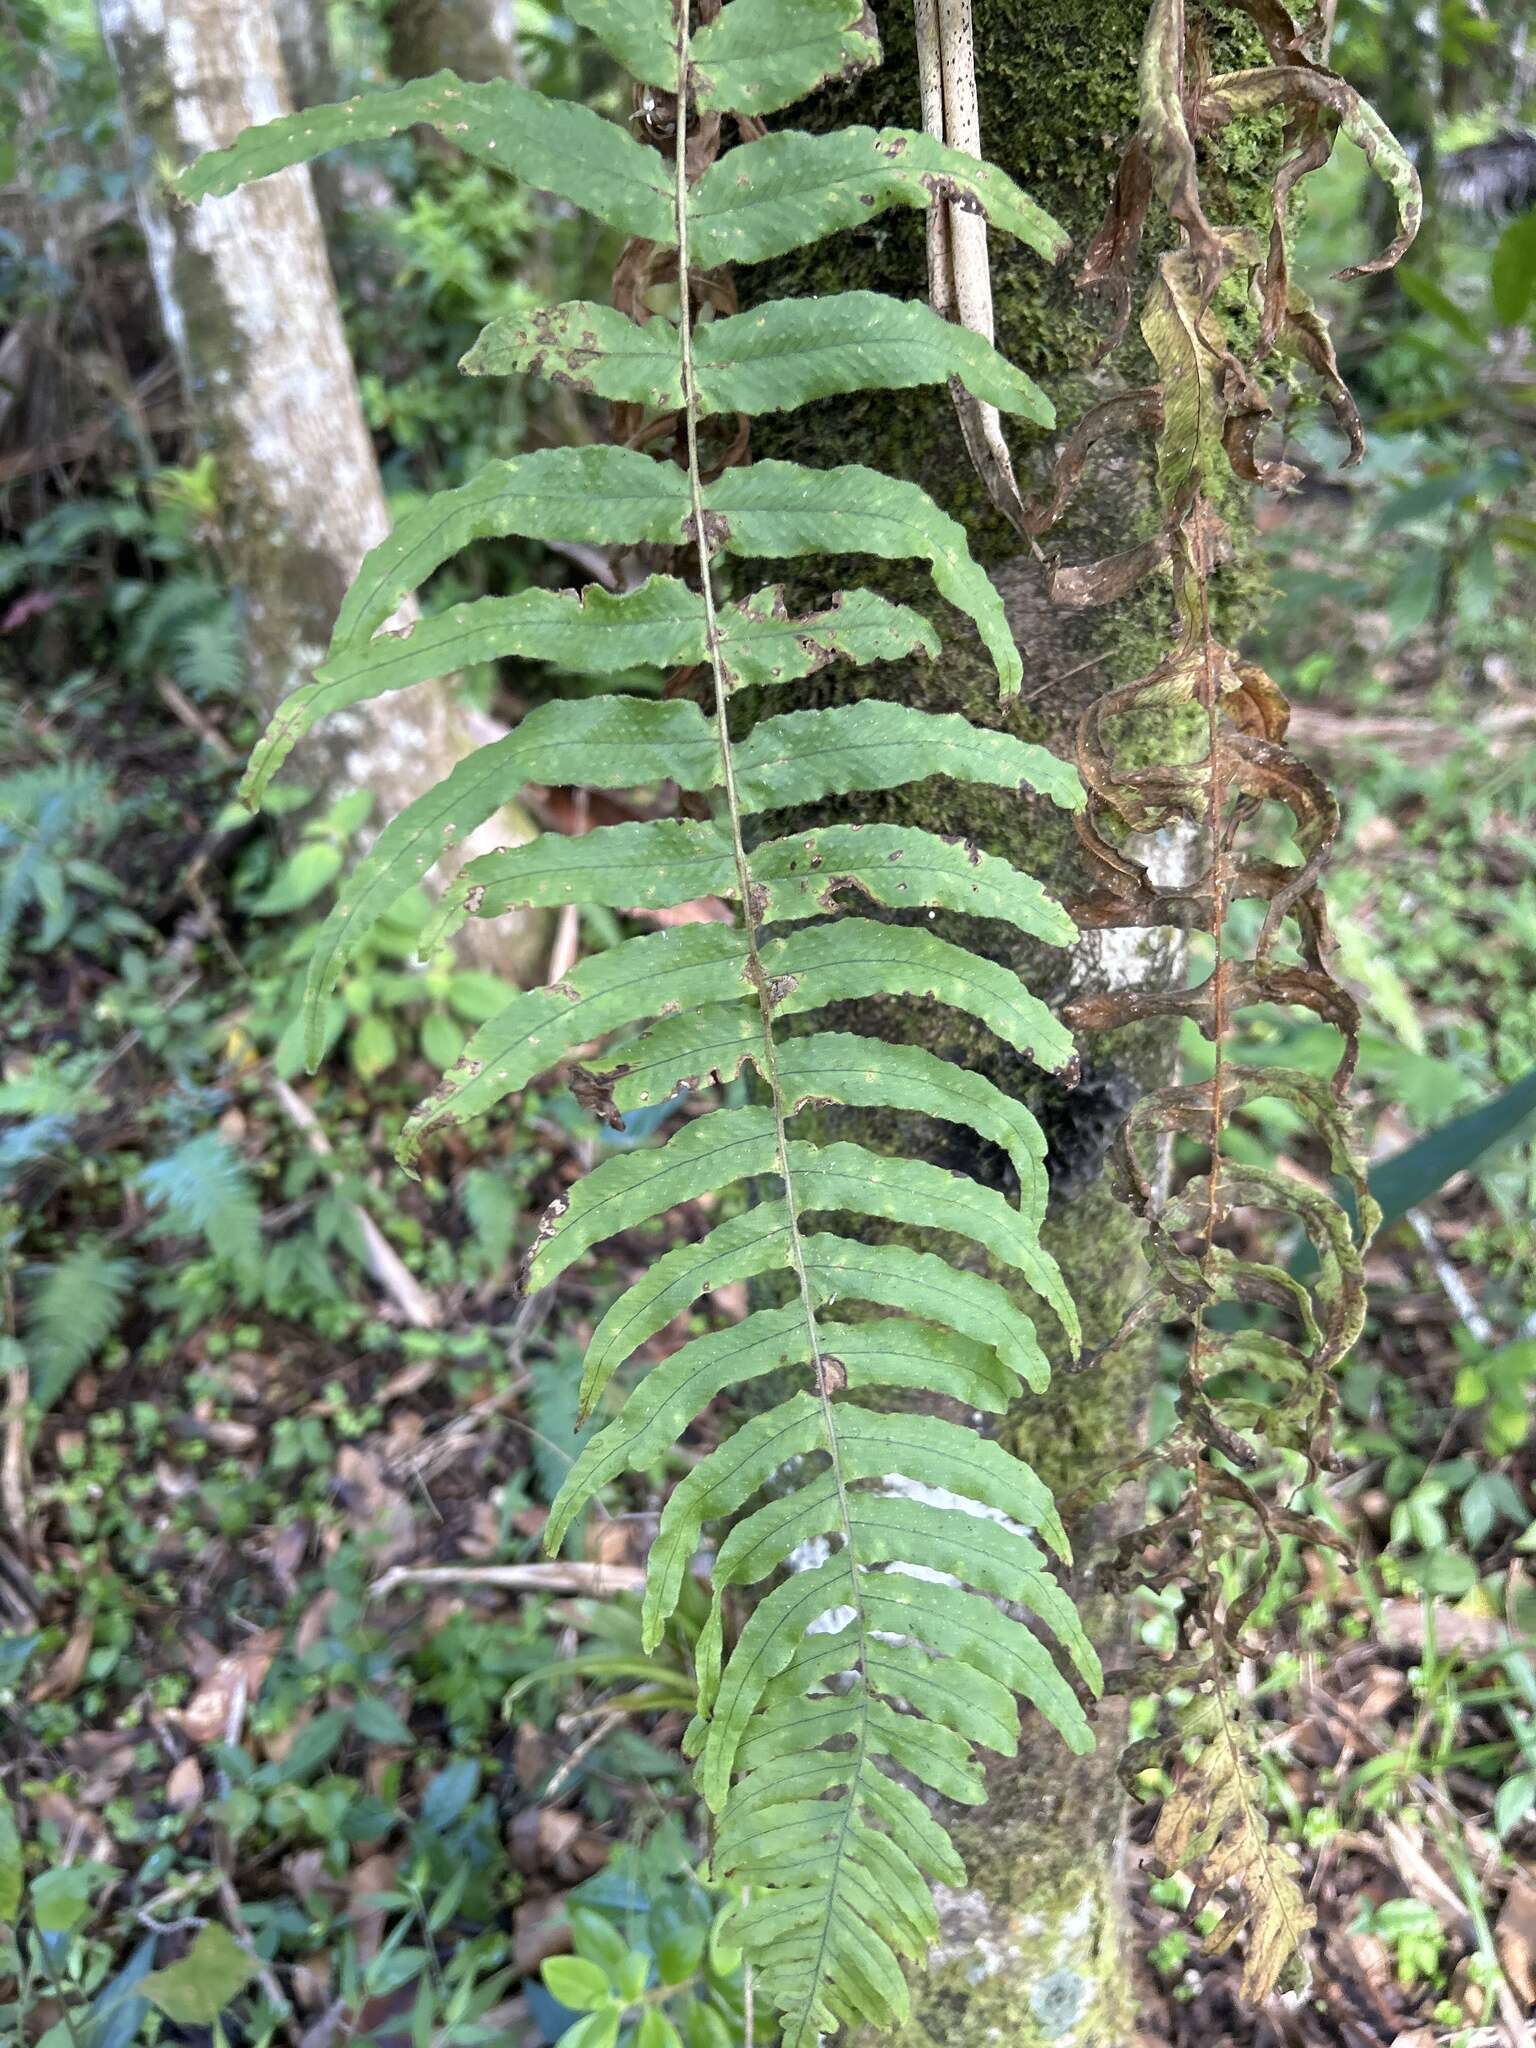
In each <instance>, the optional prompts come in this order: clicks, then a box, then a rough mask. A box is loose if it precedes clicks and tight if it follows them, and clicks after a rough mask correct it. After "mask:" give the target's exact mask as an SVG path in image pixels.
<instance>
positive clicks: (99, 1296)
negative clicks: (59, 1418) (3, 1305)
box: [25, 1244, 138, 1409]
mask: <svg viewBox="0 0 1536 2048" xmlns="http://www.w3.org/2000/svg"><path fill="white" fill-rule="evenodd" d="M137 1270H138V1267H137V1265H136V1263H135V1261H134V1260H132V1259H122V1258H118V1259H114V1258H109V1257H108V1256H107V1254H106V1253H105V1252H104V1251H103V1250H102V1249H101V1247H100V1245H96V1244H78V1245H75V1246H74V1247H73V1248H72V1249H71V1250H70V1251H67V1252H66V1253H65V1254H64V1256H63V1258H61V1259H60V1260H59V1261H58V1262H57V1264H55V1265H52V1266H49V1267H47V1268H46V1270H45V1271H44V1272H43V1273H42V1275H41V1276H40V1278H39V1279H38V1280H37V1282H36V1285H35V1286H34V1288H33V1290H32V1292H31V1295H30V1299H29V1301H28V1306H27V1319H26V1331H25V1335H26V1349H27V1352H28V1353H29V1355H30V1357H31V1361H32V1396H33V1399H34V1400H35V1401H36V1402H37V1404H38V1406H39V1407H40V1408H42V1409H48V1408H51V1407H52V1406H53V1405H54V1403H55V1402H57V1401H59V1400H61V1399H62V1398H63V1396H64V1395H65V1394H66V1393H68V1391H69V1388H70V1385H71V1382H72V1381H73V1380H74V1378H75V1375H76V1374H77V1373H78V1372H79V1371H80V1370H81V1369H82V1367H84V1366H87V1365H89V1364H90V1362H91V1360H92V1359H93V1358H94V1357H95V1356H96V1354H97V1352H98V1351H100V1349H101V1347H102V1345H103V1344H105V1343H106V1341H107V1339H108V1338H109V1337H110V1336H111V1335H112V1332H113V1331H114V1330H115V1329H116V1328H117V1326H118V1324H119V1323H120V1322H121V1320H122V1317H123V1310H124V1309H125V1307H126V1306H127V1301H128V1292H129V1289H130V1288H131V1286H132V1285H133V1278H134V1274H135V1273H136V1272H137Z"/></svg>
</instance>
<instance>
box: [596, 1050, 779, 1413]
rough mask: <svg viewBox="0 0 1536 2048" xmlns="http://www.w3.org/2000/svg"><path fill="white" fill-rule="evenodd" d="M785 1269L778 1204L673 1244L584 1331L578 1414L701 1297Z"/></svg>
mask: <svg viewBox="0 0 1536 2048" xmlns="http://www.w3.org/2000/svg"><path fill="white" fill-rule="evenodd" d="M744 1014H750V1013H744ZM753 1021H754V1023H755V1021H756V1020H755V1019H754V1020H753ZM788 1264H789V1211H788V1210H787V1209H786V1207H785V1206H784V1204H783V1203H782V1202H759V1203H757V1204H756V1205H755V1206H754V1207H752V1208H751V1209H747V1210H745V1211H743V1213H742V1214H741V1215H740V1216H732V1217H728V1218H727V1220H726V1221H725V1222H724V1223H720V1224H717V1225H716V1226H715V1228H714V1229H713V1230H711V1231H710V1232H709V1233H708V1234H707V1235H706V1236H705V1237H703V1238H701V1239H699V1240H698V1242H697V1243H692V1244H680V1245H678V1246H676V1247H675V1248H674V1249H673V1250H672V1251H670V1252H667V1253H665V1254H664V1255H663V1256H662V1257H661V1258H659V1259H657V1260H655V1261H654V1262H653V1263H652V1264H651V1265H650V1266H648V1267H647V1268H646V1270H645V1272H644V1273H642V1274H641V1276H640V1278H639V1279H638V1280H636V1281H635V1282H634V1283H633V1285H631V1286H629V1287H626V1288H625V1290H624V1292H623V1293H622V1294H621V1295H620V1296H619V1298H618V1300H617V1301H615V1302H614V1303H613V1304H612V1306H611V1307H610V1308H609V1310H608V1312H607V1314H606V1315H605V1316H604V1317H603V1319H602V1321H601V1322H600V1323H599V1324H598V1326H597V1328H596V1329H595V1330H594V1331H593V1333H592V1340H591V1342H590V1343H589V1344H588V1346H587V1355H586V1358H585V1360H584V1361H583V1365H582V1378H581V1413H582V1414H583V1415H587V1414H590V1412H591V1410H592V1409H593V1407H595V1405H596V1403H597V1401H598V1400H599V1398H600V1397H601V1395H602V1392H603V1390H604V1388H605V1387H606V1386H607V1384H608V1382H609V1380H610V1379H612V1377H613V1375H614V1373H615V1372H617V1370H618V1369H619V1367H620V1366H621V1365H622V1364H623V1363H624V1361H625V1360H626V1359H627V1358H629V1357H632V1356H633V1354H634V1353H635V1352H636V1351H638V1350H639V1348H640V1346H641V1345H642V1344H643V1343H645V1341H646V1340H647V1338H649V1337H654V1336H655V1334H656V1332H657V1331H658V1330H662V1329H665V1328H666V1326H667V1324H668V1323H670V1322H671V1320H672V1318H673V1317H674V1316H677V1315H681V1314H682V1313H683V1311H684V1310H685V1309H687V1308H689V1307H691V1306H692V1304H693V1303H694V1302H695V1301H697V1300H698V1298H699V1296H700V1295H701V1294H707V1293H712V1292H713V1291H714V1289H716V1288H717V1287H726V1286H729V1285H730V1283H731V1282H732V1281H735V1280H755V1279H756V1278H757V1277H758V1275H759V1274H762V1273H768V1272H776V1271H778V1270H779V1269H780V1268H783V1267H787V1266H788Z"/></svg>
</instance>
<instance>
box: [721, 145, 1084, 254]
mask: <svg viewBox="0 0 1536 2048" xmlns="http://www.w3.org/2000/svg"><path fill="white" fill-rule="evenodd" d="M940 196H943V197H946V198H952V199H957V200H958V201H959V202H960V204H961V205H964V206H970V207H974V208H976V209H977V210H978V211H979V212H981V213H983V214H985V215H986V217H987V220H988V221H989V222H990V223H991V225H992V226H993V227H995V228H999V229H1002V230H1003V231H1004V232H1006V233H1008V234H1011V235H1015V236H1017V238H1018V239H1019V240H1020V241H1021V242H1024V243H1026V244H1027V245H1028V246H1029V247H1030V248H1031V249H1034V250H1036V251H1037V252H1038V254H1040V255H1042V256H1044V257H1045V258H1046V259H1047V260H1048V261H1050V262H1054V261H1055V260H1056V258H1057V257H1058V256H1059V255H1060V254H1061V253H1062V251H1063V250H1064V249H1065V248H1066V246H1067V237H1066V235H1065V234H1064V232H1063V231H1062V229H1061V228H1060V227H1058V226H1057V224H1056V222H1055V221H1053V220H1052V219H1051V217H1050V215H1049V214H1048V213H1046V212H1045V211H1044V210H1043V208H1041V207H1039V206H1036V204H1035V203H1034V201H1033V200H1032V199H1028V198H1026V197H1025V195H1024V194H1023V193H1022V192H1021V191H1020V190H1019V188H1018V186H1017V185H1015V184H1014V182H1013V180H1012V179H1011V178H1009V177H1008V176H1006V175H1005V173H1004V172H1002V171H1000V170H998V169H997V168H996V166H995V165H993V164H985V163H981V162H978V160H977V159H976V158H975V157H972V156H967V155H965V153H964V152H963V151H961V150H958V149H948V148H946V147H945V145H944V144H943V143H942V142H938V141H936V140H935V139H934V138H933V137H932V136H931V135H924V134H922V133H920V132H916V131H914V130H912V129H908V128H880V129H875V128H838V129H834V130H833V131H832V132H831V133H830V134H826V135H807V134H804V133H802V132H800V131H798V130H795V129H790V130H787V131H785V132H784V133H783V134H776V135H769V136H767V137H765V138H764V140H763V141H761V142H749V143H747V144H746V145H745V146H744V147H743V148H741V149H733V150H729V151H727V153H726V154H725V155H724V156H723V157H722V158H721V159H720V160H719V162H718V163H715V164H712V165H711V166H710V168H709V169H708V170H707V171H706V172H705V173H704V175H703V177H702V178H700V180H699V182H698V184H697V185H695V186H694V188H693V192H692V195H691V198H690V200H689V217H690V226H689V233H690V238H691V244H692V249H693V255H694V259H695V261H696V262H698V263H699V264H700V265H702V266H704V267H706V268H707V267H710V266H713V265H715V264H720V263H761V262H763V261H764V260H766V259H767V258H768V257H770V256H783V255H785V254H786V253H787V252H788V251H789V250H791V249H798V248H801V247H803V246H804V245H805V244H806V243H807V242H815V241H819V240H820V239H821V237H822V236H823V235H829V234H831V233H832V232H833V231H834V230H835V229H837V228H846V227H852V226H854V225H855V223H857V222H859V221H866V220H869V219H870V218H871V217H872V216H873V215H874V214H877V213H880V212H882V211H883V210H884V209H885V208H886V207H888V206H916V207H927V206H930V205H931V204H932V203H933V201H934V200H935V199H936V198H938V197H940Z"/></svg>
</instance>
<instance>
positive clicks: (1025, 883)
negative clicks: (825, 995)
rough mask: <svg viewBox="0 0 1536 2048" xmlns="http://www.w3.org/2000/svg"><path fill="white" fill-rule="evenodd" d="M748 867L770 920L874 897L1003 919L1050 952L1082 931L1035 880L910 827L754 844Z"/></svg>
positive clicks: (832, 828)
mask: <svg viewBox="0 0 1536 2048" xmlns="http://www.w3.org/2000/svg"><path fill="white" fill-rule="evenodd" d="M751 868H752V879H753V881H754V882H757V883H760V884H761V885H762V886H763V889H764V891H765V895H764V898H763V901H762V905H761V910H760V913H759V914H760V916H761V918H762V920H763V922H764V923H765V924H775V923H779V922H782V921H786V920H788V919H791V918H797V917H820V916H824V915H825V914H826V913H827V912H828V911H829V910H833V909H836V908H838V907H840V906H842V905H846V904H848V903H850V902H855V901H857V900H858V899H859V898H860V897H868V898H871V899H872V900H873V901H874V902H876V903H886V904H889V905H890V906H891V907H892V908H893V909H897V910H900V909H903V908H917V907H919V906H922V907H924V908H928V907H934V908H938V909H943V910H960V911H964V912H966V913H967V915H969V916H971V917H995V918H1000V919H1002V920H1004V921H1005V922H1007V923H1008V924H1011V925H1014V926H1015V927H1016V928H1017V929H1018V930H1019V931H1022V932H1027V933H1028V934H1029V936H1030V937H1031V938H1037V939H1042V940H1044V941H1045V943H1046V944H1047V945H1052V946H1070V945H1071V944H1072V943H1073V941H1074V940H1075V939H1076V937H1077V927H1076V925H1074V924H1073V922H1072V920H1071V918H1070V917H1068V916H1067V913H1066V912H1065V911H1064V910H1063V909H1062V908H1061V906H1060V904H1059V903H1057V902H1056V901H1055V900H1054V899H1053V898H1052V897H1050V896H1048V895H1047V894H1046V893H1045V890H1044V889H1043V888H1042V887H1041V885H1040V884H1039V883H1038V882H1037V881H1036V880H1035V878H1034V876H1033V875H1026V874H1023V873H1021V872H1020V871H1019V870H1018V869H1017V868H1013V867H1010V866H1009V865H1008V863H1007V861H1005V860H1000V859H998V858H997V856H996V855H994V854H989V853H983V852H982V851H981V849H980V848H979V847H978V846H976V845H974V844H972V843H971V842H970V841H968V840H963V839H941V838H939V836H938V835H937V833H934V832H924V831H921V830H919V829H918V828H917V827H915V826H911V825H880V824H872V825H823V826H820V827H818V828H816V829H814V830H812V831H808V832H804V833H801V834H798V835H797V836H796V837H794V838H793V839H776V840H773V841H771V842H770V843H769V844H767V845H765V846H759V847H754V848H753V850H752V855H751ZM717 886H718V885H717Z"/></svg>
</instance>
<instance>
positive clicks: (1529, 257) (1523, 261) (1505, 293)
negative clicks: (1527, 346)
mask: <svg viewBox="0 0 1536 2048" xmlns="http://www.w3.org/2000/svg"><path fill="white" fill-rule="evenodd" d="M1488 283H1489V288H1490V291H1491V293H1492V297H1493V311H1494V317H1495V318H1496V319H1497V321H1498V323H1499V325H1500V326H1501V327H1518V326H1519V325H1520V323H1521V321H1522V320H1524V319H1525V318H1526V317H1527V316H1528V314H1529V313H1530V310H1531V300H1532V298H1533V296H1536V207H1528V208H1527V209H1526V211H1525V212H1524V213H1522V214H1520V215H1518V216H1517V217H1516V218H1515V219H1514V220H1512V221H1511V222H1510V223H1509V226H1508V227H1507V228H1505V230H1504V232H1503V233H1502V234H1501V235H1500V236H1499V239H1498V241H1497V242H1496V243H1495V245H1494V251H1493V260H1492V262H1491V264H1490V265H1489V272H1488Z"/></svg>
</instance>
